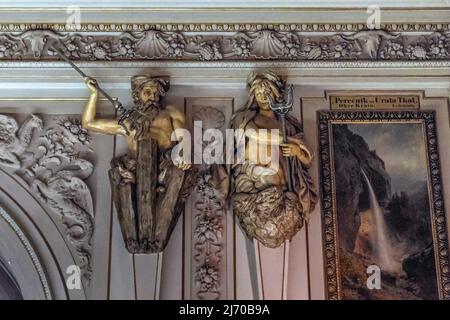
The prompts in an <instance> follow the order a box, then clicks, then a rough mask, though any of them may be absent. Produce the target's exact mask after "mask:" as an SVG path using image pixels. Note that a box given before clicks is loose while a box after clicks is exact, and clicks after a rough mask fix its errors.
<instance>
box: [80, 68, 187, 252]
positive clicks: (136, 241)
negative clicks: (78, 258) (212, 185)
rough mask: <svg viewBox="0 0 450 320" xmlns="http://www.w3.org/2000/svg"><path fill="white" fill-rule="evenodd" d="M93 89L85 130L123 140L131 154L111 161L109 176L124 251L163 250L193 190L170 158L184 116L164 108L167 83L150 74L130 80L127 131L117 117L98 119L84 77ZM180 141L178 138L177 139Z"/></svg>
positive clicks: (183, 168) (184, 167)
mask: <svg viewBox="0 0 450 320" xmlns="http://www.w3.org/2000/svg"><path fill="white" fill-rule="evenodd" d="M86 84H87V86H88V88H89V89H90V91H91V95H90V97H89V101H88V103H87V104H86V107H85V109H84V111H83V117H82V123H83V127H84V128H86V129H87V130H89V131H90V132H97V133H103V134H110V135H118V136H124V137H126V139H127V142H128V147H129V154H127V155H124V156H120V157H118V158H116V159H113V161H112V162H111V170H110V172H109V175H110V181H111V187H112V194H113V199H114V203H115V206H116V209H117V212H118V215H119V221H120V225H121V229H122V234H123V238H124V241H125V245H126V248H127V249H128V251H129V252H130V253H155V252H160V251H162V250H163V249H164V247H165V246H166V244H167V242H168V240H169V237H170V234H171V233H172V230H173V228H174V226H175V224H176V222H177V220H178V217H179V215H180V213H181V212H182V211H183V210H184V202H185V200H186V198H187V196H188V195H189V192H190V189H191V187H192V180H193V177H192V172H191V170H189V169H190V168H191V165H190V164H188V163H185V162H183V161H178V162H177V163H176V164H174V162H173V161H172V159H171V157H170V154H171V150H172V148H173V147H174V146H175V144H176V143H177V141H172V139H171V136H172V133H173V132H175V133H177V134H182V132H183V130H177V131H175V130H176V129H184V128H185V117H184V114H183V113H181V112H180V111H179V110H178V109H177V108H176V107H174V106H167V107H163V106H162V105H161V103H160V100H161V98H162V97H163V96H164V95H165V94H166V92H167V91H168V90H169V87H170V85H169V81H168V80H165V79H162V78H159V77H151V76H135V77H133V78H132V79H131V89H132V94H133V99H134V102H135V104H136V106H135V107H134V111H135V112H134V115H135V116H134V121H130V120H129V119H127V120H125V122H124V125H125V126H126V129H125V128H124V127H123V126H122V125H120V124H118V122H117V120H115V119H97V118H96V105H97V99H98V90H97V86H96V84H95V80H93V79H91V78H87V79H86ZM176 138H177V140H178V141H179V140H182V139H183V137H182V136H176Z"/></svg>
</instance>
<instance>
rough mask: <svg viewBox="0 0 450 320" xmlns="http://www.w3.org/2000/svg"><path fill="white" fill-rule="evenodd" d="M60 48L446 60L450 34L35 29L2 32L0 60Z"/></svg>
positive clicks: (95, 56)
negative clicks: (67, 31)
mask: <svg viewBox="0 0 450 320" xmlns="http://www.w3.org/2000/svg"><path fill="white" fill-rule="evenodd" d="M55 49H57V50H60V51H62V52H63V53H64V54H65V55H66V56H67V57H69V58H70V59H73V60H79V61H103V62H105V61H106V62H107V61H155V60H156V61H183V62H187V61H207V62H219V61H258V60H260V61H261V60H262V61H267V60H271V61H273V60H278V61H279V60H282V61H321V62H322V61H333V62H340V61H343V62H349V61H420V60H432V61H447V60H449V59H450V32H448V31H447V32H444V31H436V32H429V33H425V34H423V33H405V32H403V33H402V32H400V33H392V32H389V31H386V30H362V31H359V32H356V33H344V32H340V33H328V32H327V33H323V34H321V33H317V34H308V33H304V32H299V31H277V30H273V29H261V30H258V31H244V32H237V33H232V34H230V33H226V34H220V33H214V34H207V33H206V34H205V33H201V34H200V33H199V34H195V33H192V32H189V33H188V32H180V31H160V30H158V29H149V30H145V31H138V32H122V33H119V32H114V33H111V34H105V33H97V32H83V33H58V32H55V31H52V30H30V31H26V32H23V33H3V34H0V60H3V61H18V60H21V61H24V60H26V61H57V60H58V59H59V57H58V56H57V55H56V53H55Z"/></svg>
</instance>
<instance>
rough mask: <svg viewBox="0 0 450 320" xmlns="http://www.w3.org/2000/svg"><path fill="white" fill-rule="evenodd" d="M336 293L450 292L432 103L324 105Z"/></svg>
mask: <svg viewBox="0 0 450 320" xmlns="http://www.w3.org/2000/svg"><path fill="white" fill-rule="evenodd" d="M318 118H319V140H320V146H319V148H320V150H319V152H320V167H321V178H320V179H321V189H322V190H321V191H322V192H321V196H322V215H323V236H324V252H325V254H324V259H325V261H324V266H325V285H326V290H325V291H326V295H327V298H328V299H344V300H385V299H390V300H391V299H395V300H406V299H408V300H409V299H450V277H449V256H448V253H449V251H448V238H447V225H446V219H445V207H444V198H443V195H442V184H441V171H440V162H439V151H438V150H439V149H438V141H437V135H436V123H435V113H434V112H433V111H367V112H365V111H319V112H318Z"/></svg>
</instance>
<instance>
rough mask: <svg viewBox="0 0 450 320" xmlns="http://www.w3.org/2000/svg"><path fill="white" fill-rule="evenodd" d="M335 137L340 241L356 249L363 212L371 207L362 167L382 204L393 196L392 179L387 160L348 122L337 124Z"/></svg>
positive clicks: (342, 244) (345, 246)
mask: <svg viewBox="0 0 450 320" xmlns="http://www.w3.org/2000/svg"><path fill="white" fill-rule="evenodd" d="M333 140H334V143H333V147H334V158H335V163H334V165H335V170H336V177H337V179H336V199H337V212H339V213H340V215H339V226H338V227H339V234H340V236H341V239H340V244H341V246H342V247H343V248H344V249H347V250H350V251H352V250H353V249H354V247H355V241H356V235H357V233H358V230H359V227H360V225H361V216H360V212H363V211H366V210H367V209H369V208H370V203H369V200H368V199H369V197H368V189H367V185H366V183H365V181H364V177H363V175H362V172H361V169H362V170H364V172H366V174H367V176H368V177H369V179H370V181H371V182H372V185H373V188H374V191H375V194H376V195H377V198H378V201H379V202H380V205H381V206H383V204H386V203H387V202H388V201H389V199H390V196H391V182H390V178H389V175H388V174H387V172H386V169H385V166H384V162H383V160H382V159H381V158H380V157H379V156H377V154H376V152H375V151H373V150H370V148H369V146H368V144H367V143H366V142H365V141H364V139H363V138H362V137H361V136H359V135H357V134H354V133H353V132H351V131H350V130H349V129H348V127H347V125H345V124H342V125H334V126H333ZM342 235H343V236H344V237H342Z"/></svg>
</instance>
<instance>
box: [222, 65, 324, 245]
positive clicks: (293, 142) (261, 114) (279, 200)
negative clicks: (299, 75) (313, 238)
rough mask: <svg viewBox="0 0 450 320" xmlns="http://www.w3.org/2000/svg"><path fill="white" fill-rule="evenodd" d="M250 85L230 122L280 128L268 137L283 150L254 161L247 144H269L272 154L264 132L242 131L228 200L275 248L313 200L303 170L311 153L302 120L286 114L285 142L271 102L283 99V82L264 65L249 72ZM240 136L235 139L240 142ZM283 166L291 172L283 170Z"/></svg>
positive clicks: (245, 224)
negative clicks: (238, 160)
mask: <svg viewBox="0 0 450 320" xmlns="http://www.w3.org/2000/svg"><path fill="white" fill-rule="evenodd" d="M248 86H249V89H250V91H249V97H248V101H247V103H246V105H245V106H244V107H243V108H241V109H240V110H238V111H237V112H236V113H235V114H234V115H233V118H232V121H231V127H232V128H233V129H235V130H236V129H243V130H247V129H254V130H255V131H254V132H256V133H259V130H260V129H268V130H270V129H279V132H280V135H279V136H275V137H273V136H272V137H271V141H276V142H277V148H279V149H277V150H279V151H281V152H279V153H278V156H277V158H276V160H279V165H278V166H273V165H272V164H273V163H266V164H262V163H261V162H255V161H254V160H252V159H253V157H251V156H250V152H251V151H250V146H251V145H255V144H257V145H258V148H267V153H266V154H270V152H271V150H272V149H270V148H271V146H270V145H269V144H268V141H267V140H265V139H264V136H262V135H259V134H255V135H243V136H242V137H241V139H245V153H244V154H245V159H244V161H243V163H242V162H241V163H237V164H235V165H233V166H232V168H231V171H232V179H233V181H232V191H231V192H232V194H231V202H232V206H233V211H234V213H235V214H236V216H237V217H238V219H239V221H240V223H241V226H242V228H243V230H244V231H245V232H246V233H247V236H248V237H249V238H251V239H253V238H256V239H257V240H259V241H260V242H261V243H262V244H263V245H264V246H267V247H270V248H276V247H278V246H280V245H281V244H283V243H284V241H286V240H290V239H291V238H292V237H293V236H294V235H295V234H296V233H297V231H298V230H300V229H301V228H302V226H303V224H304V221H305V220H307V219H308V214H309V213H310V212H311V211H312V210H313V208H314V206H315V204H316V202H317V192H316V188H315V186H314V184H313V181H312V179H311V177H310V175H309V174H308V171H307V168H308V167H309V165H310V164H311V160H312V154H311V152H310V151H309V150H308V149H307V148H306V146H305V145H304V143H303V133H302V127H301V125H300V123H299V122H298V121H297V120H296V119H295V118H293V117H291V116H289V115H287V116H286V133H287V143H283V137H282V135H281V133H282V132H283V131H282V130H283V128H282V126H281V122H280V119H279V118H278V115H277V114H276V113H274V111H272V109H271V103H272V102H280V101H281V100H282V96H283V92H284V89H285V82H284V81H283V80H282V79H281V78H280V77H279V76H277V75H276V74H274V73H273V72H270V71H268V72H264V73H261V74H251V75H250V76H249V79H248ZM238 140H239V139H236V144H239V143H240V142H242V141H238ZM278 144H279V145H278ZM235 152H237V148H235ZM287 166H289V168H290V169H289V170H290V172H291V177H289V176H288V175H287V171H289V170H287ZM274 168H277V169H274ZM288 179H292V180H291V183H292V189H293V190H292V191H289V190H288V183H287V181H288Z"/></svg>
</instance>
